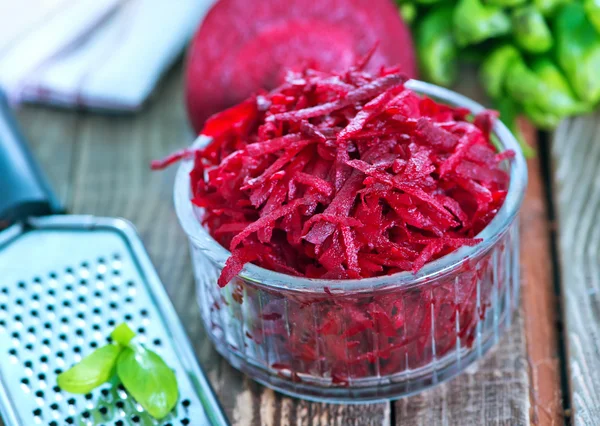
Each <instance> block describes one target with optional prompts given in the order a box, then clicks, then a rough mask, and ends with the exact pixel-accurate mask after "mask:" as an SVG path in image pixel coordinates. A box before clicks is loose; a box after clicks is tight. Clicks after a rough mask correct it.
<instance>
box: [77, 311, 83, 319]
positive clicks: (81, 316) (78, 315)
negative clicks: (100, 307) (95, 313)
mask: <svg viewBox="0 0 600 426" xmlns="http://www.w3.org/2000/svg"><path fill="white" fill-rule="evenodd" d="M76 316H77V318H79V319H80V320H84V319H85V314H84V313H83V312H77V315H76Z"/></svg>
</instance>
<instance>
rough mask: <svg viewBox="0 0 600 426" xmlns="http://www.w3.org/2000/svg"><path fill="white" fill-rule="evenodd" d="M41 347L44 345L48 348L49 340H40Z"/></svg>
mask: <svg viewBox="0 0 600 426" xmlns="http://www.w3.org/2000/svg"><path fill="white" fill-rule="evenodd" d="M42 345H44V346H50V339H44V340H42Z"/></svg>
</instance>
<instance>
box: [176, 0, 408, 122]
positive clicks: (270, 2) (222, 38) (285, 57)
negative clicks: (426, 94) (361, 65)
mask: <svg viewBox="0 0 600 426" xmlns="http://www.w3.org/2000/svg"><path fill="white" fill-rule="evenodd" d="M375 44H378V49H377V51H376V52H375V53H374V54H373V57H372V59H371V61H370V62H369V64H368V65H367V67H368V69H369V70H370V71H373V72H377V71H378V70H379V68H380V67H381V66H383V65H389V64H399V65H400V67H401V69H402V71H404V73H405V74H406V75H408V76H409V77H415V76H416V66H415V59H414V51H413V46H412V39H411V36H410V32H409V30H408V28H407V27H406V25H405V24H404V23H403V22H402V20H401V18H400V16H399V14H398V11H397V10H396V8H395V6H394V4H393V2H392V1H390V0H319V1H313V0H287V1H281V0H260V1H245V0H220V1H218V2H217V3H216V4H215V5H214V6H213V8H212V9H211V10H210V12H209V13H208V15H207V16H206V18H205V19H204V22H203V23H202V25H201V27H200V28H199V30H198V32H197V33H196V35H195V37H194V39H193V41H192V44H191V46H190V50H189V53H188V59H187V70H186V86H187V87H186V97H187V107H188V113H189V118H190V120H191V123H192V126H193V127H194V129H195V130H196V131H197V132H200V130H201V129H202V126H203V124H204V121H205V120H206V119H207V118H208V117H209V116H210V115H212V114H214V113H216V112H218V111H221V110H223V109H225V108H228V107H230V106H232V105H234V104H237V103H238V102H240V101H242V100H243V99H246V98H248V97H249V96H250V95H251V94H253V93H256V92H257V91H259V90H260V89H272V88H274V87H275V86H276V85H278V84H279V82H280V81H281V78H282V76H283V75H284V70H286V69H288V68H296V69H301V68H302V67H304V66H306V65H309V66H313V67H315V68H318V69H323V70H343V69H346V68H347V67H349V66H350V65H352V64H355V63H356V62H357V60H358V59H359V58H361V57H363V56H365V55H366V54H367V53H368V52H369V50H371V49H372V47H373V46H374V45H375ZM298 67H299V68H298ZM332 84H333V85H335V84H336V83H335V82H333V83H332ZM339 89H340V90H342V91H343V90H344V88H343V86H340V87H339Z"/></svg>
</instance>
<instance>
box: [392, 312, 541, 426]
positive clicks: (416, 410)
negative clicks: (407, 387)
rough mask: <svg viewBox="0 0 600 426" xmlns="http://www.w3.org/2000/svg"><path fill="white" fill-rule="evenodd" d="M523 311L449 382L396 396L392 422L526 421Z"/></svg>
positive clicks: (426, 425) (425, 425)
mask: <svg viewBox="0 0 600 426" xmlns="http://www.w3.org/2000/svg"><path fill="white" fill-rule="evenodd" d="M528 395H529V377H528V374H527V357H526V354H525V336H524V333H523V317H522V315H521V314H520V313H519V314H518V315H517V316H516V318H515V321H514V323H513V325H512V327H511V329H510V330H509V331H508V332H507V333H506V334H505V335H504V336H503V337H502V339H501V340H500V342H499V343H498V345H497V346H496V348H495V349H493V350H492V351H491V352H490V353H489V354H487V355H486V356H485V358H484V359H483V360H481V361H480V362H479V363H478V365H476V366H471V367H469V368H468V369H467V371H466V372H465V373H463V374H461V375H460V376H457V377H456V378H454V379H453V380H451V381H450V382H448V383H445V384H443V385H441V386H438V387H436V388H434V389H431V390H429V391H427V392H424V393H422V394H419V395H416V396H413V397H410V398H405V399H401V400H399V401H397V402H396V407H395V414H396V425H415V426H417V425H418V426H438V425H439V426H442V425H443V426H447V425H503V426H504V425H506V426H509V425H510V426H517V425H528V424H529V396H528Z"/></svg>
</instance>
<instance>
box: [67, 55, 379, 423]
mask: <svg viewBox="0 0 600 426" xmlns="http://www.w3.org/2000/svg"><path fill="white" fill-rule="evenodd" d="M181 76H182V72H181V69H180V67H177V68H176V69H175V70H173V71H172V72H171V73H170V74H169V75H168V76H167V77H166V79H165V81H164V83H163V86H162V87H161V88H160V89H159V91H158V93H157V94H156V96H155V97H154V98H153V100H152V102H151V103H150V105H148V107H147V109H146V110H144V111H143V112H141V113H140V114H137V115H135V116H107V115H98V114H82V115H81V117H80V119H79V122H78V132H77V136H76V139H77V147H78V148H77V150H76V159H75V166H74V174H73V185H74V190H73V197H72V202H71V203H70V207H71V208H72V211H73V212H74V213H90V214H95V215H105V216H122V217H125V218H126V219H129V220H130V221H132V222H133V223H134V224H135V225H136V227H137V229H138V231H139V233H140V235H141V237H142V239H143V241H144V243H145V245H146V247H147V249H148V252H149V254H150V257H151V258H152V259H153V261H154V263H155V265H156V267H157V270H158V272H159V275H160V276H161V278H162V280H163V283H164V284H165V287H166V288H167V291H168V293H169V295H170V297H171V299H172V301H173V303H174V304H175V308H176V309H177V311H178V313H179V315H180V318H181V319H182V321H183V323H184V325H185V326H186V328H187V331H188V334H189V335H190V337H191V338H192V340H193V342H194V344H195V347H196V351H197V354H198V357H199V359H200V360H201V362H202V364H203V366H204V367H205V368H206V369H207V370H208V374H209V376H210V378H211V381H212V383H213V385H214V386H215V389H216V391H217V393H218V395H219V398H220V400H221V402H222V404H223V406H224V408H225V410H226V412H227V414H228V416H229V418H230V419H231V421H232V422H233V424H234V425H236V426H237V425H239V426H242V425H252V426H255V425H273V426H279V425H314V426H317V425H318V426H325V425H327V426H329V425H340V426H346V425H361V426H362V425H373V426H375V425H377V426H385V425H389V422H390V404H389V403H383V404H371V405H365V406H360V407H356V406H338V405H327V404H316V403H310V402H305V401H299V400H296V399H292V398H286V397H283V396H281V395H279V394H277V393H275V392H273V391H271V390H269V389H266V388H264V387H263V386H260V385H258V384H256V383H255V382H253V381H252V380H250V379H248V378H247V377H245V376H244V375H242V374H240V373H239V372H237V371H236V370H234V369H233V368H231V367H230V366H229V364H227V363H226V362H225V361H224V360H223V359H222V358H221V357H220V356H218V355H217V353H216V352H215V350H214V349H213V348H212V345H211V344H210V342H209V341H208V338H207V336H206V334H205V332H204V330H203V327H202V324H201V320H200V315H199V311H198V307H197V305H196V301H195V291H194V286H193V279H192V270H191V264H190V259H189V254H188V246H187V241H186V238H185V236H184V234H183V232H182V231H181V230H180V227H179V224H178V222H177V218H176V216H175V212H174V209H173V203H172V188H173V181H174V173H175V169H174V168H173V169H170V170H168V171H166V172H161V173H151V172H150V170H149V169H148V164H149V162H150V160H151V159H153V158H158V157H162V156H163V155H165V154H167V153H169V152H171V151H173V150H175V149H177V148H180V147H183V146H186V145H188V144H189V143H190V141H191V140H192V135H191V133H190V131H189V129H188V127H187V124H186V117H185V111H184V107H183V100H182V92H183V90H182V78H181Z"/></svg>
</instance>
